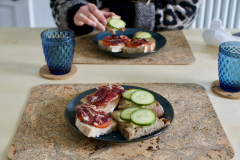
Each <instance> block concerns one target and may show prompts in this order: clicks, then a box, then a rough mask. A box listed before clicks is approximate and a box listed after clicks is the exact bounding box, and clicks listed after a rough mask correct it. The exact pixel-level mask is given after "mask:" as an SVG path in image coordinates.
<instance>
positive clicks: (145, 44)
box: [127, 38, 153, 48]
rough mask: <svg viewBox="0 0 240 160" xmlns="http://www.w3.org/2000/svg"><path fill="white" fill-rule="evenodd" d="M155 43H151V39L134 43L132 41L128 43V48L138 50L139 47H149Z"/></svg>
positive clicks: (136, 40) (137, 40) (138, 40)
mask: <svg viewBox="0 0 240 160" xmlns="http://www.w3.org/2000/svg"><path fill="white" fill-rule="evenodd" d="M152 43H153V42H152V41H150V40H149V39H141V38H139V39H135V40H134V41H130V42H128V43H127V46H128V47H129V48H136V47H138V46H147V45H150V44H152Z"/></svg>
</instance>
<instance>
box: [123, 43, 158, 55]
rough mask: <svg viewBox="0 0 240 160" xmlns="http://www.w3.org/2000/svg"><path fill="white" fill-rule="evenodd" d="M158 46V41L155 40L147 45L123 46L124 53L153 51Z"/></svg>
mask: <svg viewBox="0 0 240 160" xmlns="http://www.w3.org/2000/svg"><path fill="white" fill-rule="evenodd" d="M155 47H156V43H155V42H153V43H152V44H150V45H146V46H138V47H136V48H130V47H127V46H125V47H123V49H122V50H123V53H128V54H136V53H146V52H152V51H153V50H154V49H155Z"/></svg>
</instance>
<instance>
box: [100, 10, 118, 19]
mask: <svg viewBox="0 0 240 160" xmlns="http://www.w3.org/2000/svg"><path fill="white" fill-rule="evenodd" d="M101 12H102V14H103V16H104V17H106V18H108V17H112V16H117V17H119V18H121V17H120V16H118V15H116V14H115V13H114V12H106V11H104V10H103V11H101Z"/></svg>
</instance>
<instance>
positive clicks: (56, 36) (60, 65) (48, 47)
mask: <svg viewBox="0 0 240 160" xmlns="http://www.w3.org/2000/svg"><path fill="white" fill-rule="evenodd" d="M74 38H75V35H74V32H73V31H72V30H70V29H61V28H55V29H48V30H45V31H43V32H42V33H41V39H42V47H43V52H44V55H45V60H46V62H47V65H48V68H49V71H50V73H52V74H54V75H63V74H67V73H69V72H70V70H71V67H72V61H73V54H74V46H75V40H74Z"/></svg>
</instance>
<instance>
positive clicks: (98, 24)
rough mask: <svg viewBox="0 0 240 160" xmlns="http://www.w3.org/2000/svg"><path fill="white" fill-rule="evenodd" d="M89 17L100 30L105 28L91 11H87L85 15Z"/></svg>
mask: <svg viewBox="0 0 240 160" xmlns="http://www.w3.org/2000/svg"><path fill="white" fill-rule="evenodd" d="M86 16H87V17H88V18H89V19H91V20H92V21H94V22H95V23H96V27H97V28H98V29H99V30H101V31H104V30H105V27H104V26H103V24H102V23H100V22H99V21H98V19H97V18H96V17H95V16H94V15H93V14H92V13H88V15H86Z"/></svg>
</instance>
